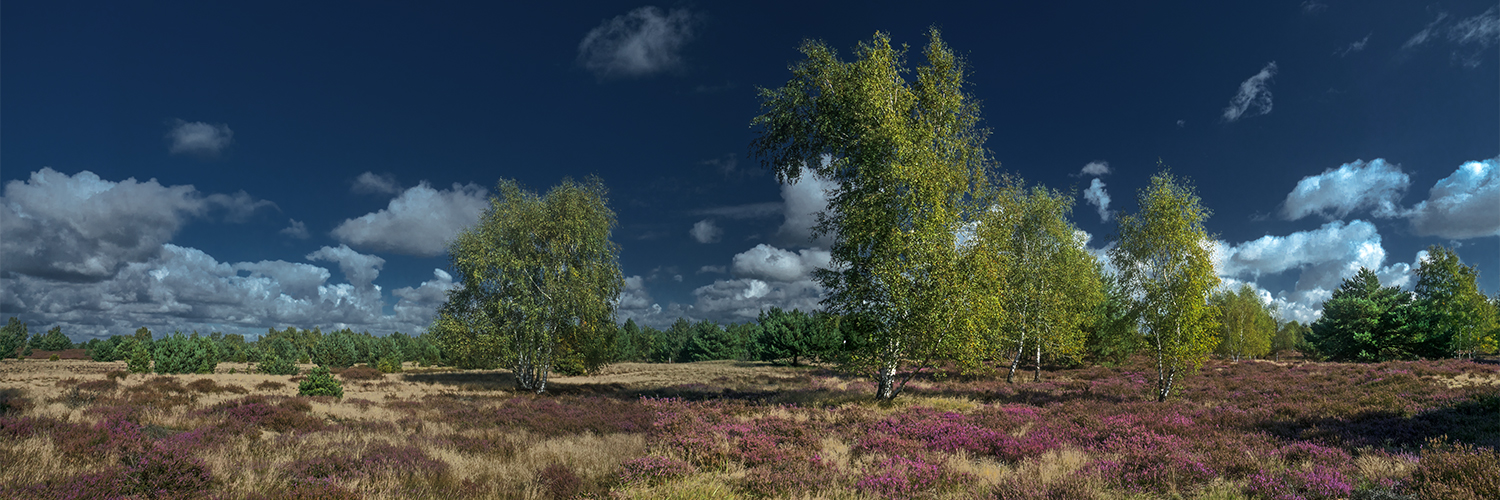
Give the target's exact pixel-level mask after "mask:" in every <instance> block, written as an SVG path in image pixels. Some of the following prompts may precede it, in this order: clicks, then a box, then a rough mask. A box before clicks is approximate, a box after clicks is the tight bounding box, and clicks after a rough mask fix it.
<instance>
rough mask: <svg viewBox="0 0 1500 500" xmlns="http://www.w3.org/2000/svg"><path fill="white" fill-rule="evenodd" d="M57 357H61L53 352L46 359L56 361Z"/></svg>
mask: <svg viewBox="0 0 1500 500" xmlns="http://www.w3.org/2000/svg"><path fill="white" fill-rule="evenodd" d="M59 359H62V357H60V356H58V355H56V354H53V355H51V356H48V357H47V361H57V360H59Z"/></svg>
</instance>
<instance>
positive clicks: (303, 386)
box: [297, 366, 344, 398]
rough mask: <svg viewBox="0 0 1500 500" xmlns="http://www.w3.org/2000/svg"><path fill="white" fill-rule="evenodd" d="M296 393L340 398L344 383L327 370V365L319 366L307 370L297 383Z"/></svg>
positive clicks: (342, 395) (342, 394)
mask: <svg viewBox="0 0 1500 500" xmlns="http://www.w3.org/2000/svg"><path fill="white" fill-rule="evenodd" d="M297 394H298V395H301V396H333V397H336V398H342V397H344V384H343V383H341V382H339V380H338V379H336V378H334V377H333V374H331V373H329V372H328V367H325V366H319V367H317V368H313V369H312V371H310V372H307V378H304V379H302V381H301V382H298V383H297Z"/></svg>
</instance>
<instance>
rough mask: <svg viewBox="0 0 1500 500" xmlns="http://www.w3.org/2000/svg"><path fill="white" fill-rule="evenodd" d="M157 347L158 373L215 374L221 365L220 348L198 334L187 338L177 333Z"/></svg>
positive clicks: (155, 353) (155, 357) (156, 367)
mask: <svg viewBox="0 0 1500 500" xmlns="http://www.w3.org/2000/svg"><path fill="white" fill-rule="evenodd" d="M155 347H156V348H155V350H154V351H153V361H155V363H154V368H155V370H156V373H162V374H170V373H213V372H214V368H215V367H216V366H218V364H219V352H218V347H217V346H215V345H214V342H213V341H211V340H209V339H207V338H204V337H199V336H198V335H197V333H194V334H193V336H192V337H187V336H184V335H183V334H182V332H176V333H173V334H172V335H171V336H168V337H163V338H162V339H161V340H158V341H156V346H155Z"/></svg>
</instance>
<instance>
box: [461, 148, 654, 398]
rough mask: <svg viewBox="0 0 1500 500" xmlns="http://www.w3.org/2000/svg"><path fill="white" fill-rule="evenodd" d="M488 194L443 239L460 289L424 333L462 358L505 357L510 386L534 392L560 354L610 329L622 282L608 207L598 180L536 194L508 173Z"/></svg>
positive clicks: (581, 348) (597, 359)
mask: <svg viewBox="0 0 1500 500" xmlns="http://www.w3.org/2000/svg"><path fill="white" fill-rule="evenodd" d="M496 191H498V192H499V196H496V197H495V198H492V199H491V200H490V206H489V208H488V209H486V210H485V213H484V215H483V216H482V217H481V218H480V220H479V223H478V224H476V225H475V226H474V227H472V228H469V229H468V230H465V231H464V232H463V233H461V234H459V235H458V237H457V238H456V239H455V240H454V241H453V242H452V244H450V245H449V250H448V253H449V258H450V259H451V260H452V264H453V268H454V269H455V270H456V271H457V273H458V275H459V276H460V277H461V279H462V281H463V286H461V287H459V288H456V289H454V290H452V291H450V292H449V295H448V302H447V303H446V304H444V305H443V307H442V309H441V310H440V311H439V314H438V317H437V318H436V319H435V320H434V325H433V331H435V332H437V333H438V338H439V339H440V340H441V341H442V343H443V344H444V346H445V347H446V348H447V349H448V350H449V351H451V352H453V353H454V354H455V355H456V356H458V357H459V358H461V362H464V363H468V364H471V365H472V364H480V365H482V364H485V363H486V362H493V361H498V362H500V363H502V364H507V365H509V366H510V367H511V369H512V370H513V371H514V372H515V375H516V381H517V385H518V386H520V387H521V388H523V389H526V390H530V391H534V392H538V393H540V392H542V391H544V390H545V389H546V382H547V376H548V373H549V372H550V371H551V369H552V365H553V362H554V361H555V360H556V358H557V355H558V354H559V353H560V352H562V351H573V352H587V351H589V350H590V349H591V348H592V346H597V345H602V344H604V343H602V342H595V341H594V340H595V337H597V336H599V335H604V334H613V332H614V328H615V325H614V314H615V303H614V300H615V298H616V297H618V296H619V294H620V290H621V289H622V288H623V287H624V279H623V278H622V277H621V274H620V263H619V248H618V247H617V246H616V245H615V244H614V242H613V241H611V240H610V232H611V231H612V230H613V229H614V227H615V213H614V211H613V210H610V208H609V203H608V202H609V200H608V196H607V195H608V192H607V190H606V189H605V187H604V182H603V181H601V180H600V179H599V178H597V177H591V178H589V179H588V180H586V181H585V182H582V183H578V182H574V181H573V180H572V179H564V180H563V182H562V183H561V184H560V185H558V186H556V187H554V188H552V189H551V190H550V191H548V192H547V194H546V195H545V196H543V195H538V194H536V193H533V192H530V191H526V190H523V189H521V187H520V186H519V185H517V184H516V183H515V182H514V181H511V180H501V181H500V183H499V185H498V186H497V187H496ZM610 344H611V345H612V343H610ZM608 358H609V356H594V357H592V359H591V361H590V362H593V363H597V364H602V363H604V362H607V361H608ZM595 367H597V365H596V366H594V367H589V368H590V369H592V368H595Z"/></svg>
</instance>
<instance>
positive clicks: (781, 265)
mask: <svg viewBox="0 0 1500 500" xmlns="http://www.w3.org/2000/svg"><path fill="white" fill-rule="evenodd" d="M831 259H832V254H831V253H829V252H828V251H827V250H820V249H816V248H808V249H803V250H800V251H797V252H792V251H789V250H782V249H780V248H776V247H773V246H771V245H767V244H765V243H762V244H759V245H756V246H755V248H751V249H749V250H746V251H744V252H740V253H738V254H735V256H734V266H733V267H732V268H731V270H732V271H733V272H734V275H735V276H739V277H742V278H756V279H763V280H770V281H802V280H808V279H812V272H813V270H814V269H818V268H826V267H828V263H829V261H830V260H831Z"/></svg>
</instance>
